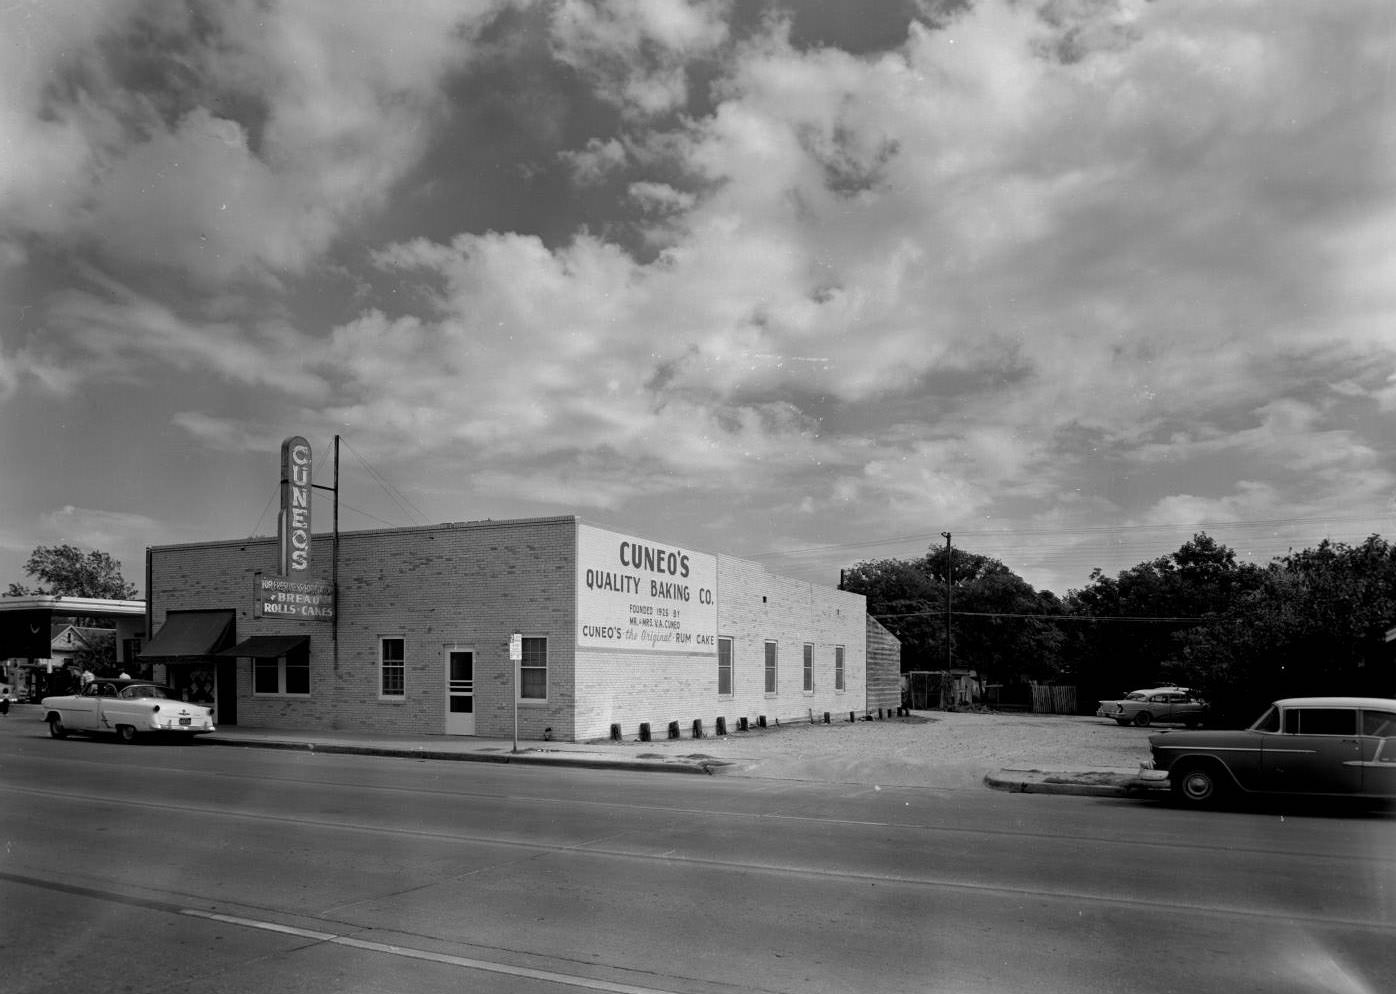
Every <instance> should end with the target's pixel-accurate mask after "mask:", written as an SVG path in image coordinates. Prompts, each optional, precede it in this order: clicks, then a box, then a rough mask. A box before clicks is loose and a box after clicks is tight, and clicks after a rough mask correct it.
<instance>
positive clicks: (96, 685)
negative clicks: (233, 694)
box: [40, 677, 214, 742]
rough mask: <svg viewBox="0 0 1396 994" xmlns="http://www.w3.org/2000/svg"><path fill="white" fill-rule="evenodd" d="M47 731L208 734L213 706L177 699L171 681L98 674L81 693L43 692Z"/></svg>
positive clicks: (129, 736) (127, 737) (129, 737)
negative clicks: (47, 694)
mask: <svg viewBox="0 0 1396 994" xmlns="http://www.w3.org/2000/svg"><path fill="white" fill-rule="evenodd" d="M40 706H41V707H42V708H43V712H44V721H46V722H48V732H49V734H50V735H52V736H53V737H54V738H56V739H61V738H63V737H64V736H66V735H67V734H68V733H69V732H84V733H95V732H110V733H112V734H114V735H115V736H116V737H117V738H119V739H120V740H121V741H122V742H133V741H135V738H136V736H137V735H142V734H146V733H151V732H159V733H161V734H169V735H204V734H206V733H208V732H211V731H213V730H214V728H213V711H212V710H211V709H210V708H207V707H204V706H203V705H202V704H190V703H189V702H188V701H182V700H180V699H179V695H178V694H177V693H175V692H174V691H173V690H171V689H170V688H169V687H162V686H161V685H160V684H158V683H152V682H151V681H149V680H113V679H107V678H102V677H99V678H97V679H96V680H93V681H92V682H91V683H89V684H88V685H87V686H86V687H84V688H83V689H82V692H81V693H78V694H67V695H64V696H61V697H45V698H44V699H43V700H42V701H41V702H40Z"/></svg>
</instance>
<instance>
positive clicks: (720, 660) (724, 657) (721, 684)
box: [717, 635, 732, 697]
mask: <svg viewBox="0 0 1396 994" xmlns="http://www.w3.org/2000/svg"><path fill="white" fill-rule="evenodd" d="M717 696H718V697H731V696H732V640H731V639H730V638H724V637H723V636H720V635H719V636H718V639H717Z"/></svg>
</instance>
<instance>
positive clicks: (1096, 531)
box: [745, 512, 1384, 560]
mask: <svg viewBox="0 0 1396 994" xmlns="http://www.w3.org/2000/svg"><path fill="white" fill-rule="evenodd" d="M1383 516H1384V515H1383V514H1382V513H1380V512H1373V513H1372V514H1364V515H1324V516H1320V517H1297V518H1255V519H1251V520H1237V521H1198V522H1194V523H1192V524H1176V523H1167V524H1135V525H1096V526H1083V527H1079V528H994V529H980V530H973V529H956V530H955V534H956V536H962V535H969V536H974V537H978V538H1000V537H1001V538H1014V537H1019V536H1048V537H1057V538H1059V539H1062V540H1064V541H1068V542H1069V541H1070V540H1071V539H1072V538H1074V537H1077V536H1090V535H1113V534H1125V535H1130V534H1138V533H1142V532H1158V531H1172V532H1175V533H1182V532H1188V533H1189V535H1191V534H1194V533H1196V532H1198V531H1206V530H1208V529H1217V528H1273V527H1276V526H1279V525H1302V524H1314V523H1323V524H1332V523H1335V522H1349V523H1356V522H1363V521H1372V520H1373V519H1375V518H1381V517H1383ZM942 535H943V533H941V532H924V533H919V534H914V535H902V536H898V537H893V538H883V539H871V540H866V541H861V542H839V543H833V544H830V545H814V546H808V547H806V548H803V549H778V550H772V551H770V552H762V553H756V554H755V555H747V556H746V557H745V558H747V559H756V560H760V559H778V558H794V557H796V556H804V555H818V554H820V553H825V552H840V551H843V550H846V549H863V548H876V547H877V546H880V545H902V544H906V543H910V542H927V543H931V542H934V541H935V539H937V538H940V537H942Z"/></svg>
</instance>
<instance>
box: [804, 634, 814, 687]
mask: <svg viewBox="0 0 1396 994" xmlns="http://www.w3.org/2000/svg"><path fill="white" fill-rule="evenodd" d="M804 688H805V693H806V694H812V693H814V646H812V645H810V644H809V643H808V642H806V643H805V682H804Z"/></svg>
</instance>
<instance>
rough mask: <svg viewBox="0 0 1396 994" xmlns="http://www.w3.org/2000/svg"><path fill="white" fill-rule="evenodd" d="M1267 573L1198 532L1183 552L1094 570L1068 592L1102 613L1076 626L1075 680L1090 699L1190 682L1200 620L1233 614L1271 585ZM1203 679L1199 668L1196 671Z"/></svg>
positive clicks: (1088, 613)
mask: <svg viewBox="0 0 1396 994" xmlns="http://www.w3.org/2000/svg"><path fill="white" fill-rule="evenodd" d="M1264 576H1265V571H1264V570H1262V569H1260V568H1259V567H1256V566H1253V565H1251V564H1249V563H1245V564H1242V563H1237V561H1236V554H1235V553H1234V552H1233V551H1232V550H1230V549H1228V548H1227V547H1226V546H1224V545H1221V544H1219V543H1218V542H1217V541H1216V540H1215V539H1213V538H1211V537H1210V536H1208V535H1206V534H1203V533H1198V534H1196V535H1194V536H1193V537H1192V539H1191V540H1190V541H1188V542H1186V543H1184V544H1183V545H1182V546H1181V547H1180V548H1179V549H1178V551H1177V552H1174V553H1172V554H1171V555H1167V556H1160V557H1159V558H1157V559H1154V560H1152V561H1150V562H1145V563H1140V564H1139V565H1137V566H1133V567H1130V568H1129V569H1127V570H1124V571H1122V572H1121V573H1119V574H1118V575H1117V576H1115V577H1108V576H1106V575H1105V574H1104V573H1102V572H1101V571H1100V570H1098V569H1097V570H1095V571H1093V572H1092V573H1091V583H1090V585H1089V586H1088V587H1086V588H1085V589H1084V590H1073V591H1070V592H1069V593H1068V594H1067V607H1068V610H1069V612H1070V613H1071V614H1072V615H1074V616H1076V617H1079V618H1098V619H1100V620H1099V622H1098V623H1095V624H1080V625H1077V626H1076V627H1075V628H1074V629H1073V633H1072V637H1071V640H1070V647H1069V650H1068V652H1067V655H1068V657H1069V658H1070V660H1071V663H1070V670H1071V678H1072V682H1074V683H1075V684H1076V685H1077V686H1078V687H1080V688H1081V690H1082V691H1083V692H1084V693H1085V694H1086V695H1087V698H1088V699H1089V696H1091V695H1095V696H1115V695H1118V694H1121V693H1124V692H1125V691H1128V690H1133V689H1135V688H1138V687H1143V686H1147V685H1150V684H1154V683H1159V682H1163V681H1165V680H1170V679H1171V680H1175V681H1179V682H1186V683H1189V684H1191V685H1196V684H1199V683H1202V684H1204V685H1206V684H1208V683H1209V682H1210V681H1203V680H1201V679H1197V678H1194V679H1191V680H1189V679H1186V678H1185V676H1184V671H1185V670H1187V668H1186V667H1184V666H1183V665H1182V664H1183V657H1184V645H1185V644H1186V640H1187V639H1189V638H1191V637H1192V635H1191V633H1193V632H1194V631H1195V630H1196V629H1197V627H1198V626H1199V625H1208V624H1212V623H1214V622H1213V619H1216V618H1219V617H1223V616H1226V615H1227V614H1228V613H1229V612H1231V611H1232V610H1233V609H1234V608H1235V606H1236V605H1237V604H1238V603H1240V602H1241V601H1243V600H1244V599H1245V598H1246V596H1247V595H1248V594H1249V593H1250V592H1253V591H1255V590H1257V589H1259V588H1260V587H1261V586H1262V585H1263V583H1264ZM1188 672H1192V673H1193V674H1194V676H1196V671H1195V670H1190V671H1188Z"/></svg>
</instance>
